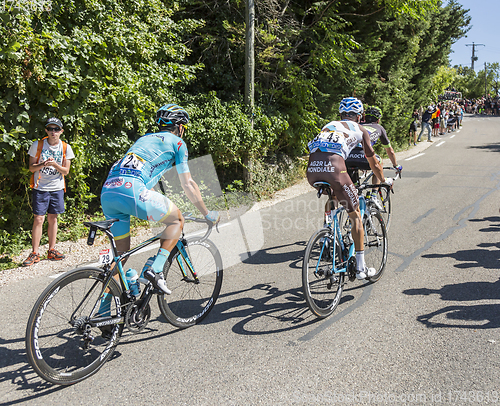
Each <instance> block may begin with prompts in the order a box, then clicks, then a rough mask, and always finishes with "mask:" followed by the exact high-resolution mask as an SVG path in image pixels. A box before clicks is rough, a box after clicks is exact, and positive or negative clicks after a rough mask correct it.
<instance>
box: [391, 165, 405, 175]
mask: <svg viewBox="0 0 500 406" xmlns="http://www.w3.org/2000/svg"><path fill="white" fill-rule="evenodd" d="M393 168H394V169H395V170H396V175H399V176H401V172H402V171H403V167H402V166H401V165H394V166H393Z"/></svg>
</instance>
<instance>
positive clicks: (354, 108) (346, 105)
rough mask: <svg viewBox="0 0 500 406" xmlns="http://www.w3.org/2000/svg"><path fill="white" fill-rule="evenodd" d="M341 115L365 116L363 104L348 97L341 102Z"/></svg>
mask: <svg viewBox="0 0 500 406" xmlns="http://www.w3.org/2000/svg"><path fill="white" fill-rule="evenodd" d="M339 113H341V114H342V113H355V114H363V103H361V100H359V99H356V98H355V97H346V98H345V99H342V101H341V102H340V106H339Z"/></svg>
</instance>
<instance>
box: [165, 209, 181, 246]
mask: <svg viewBox="0 0 500 406" xmlns="http://www.w3.org/2000/svg"><path fill="white" fill-rule="evenodd" d="M162 222H163V223H164V224H165V226H166V227H165V230H164V231H163V235H162V236H161V239H160V247H161V248H163V249H165V250H167V251H169V252H170V251H172V249H173V248H174V247H175V244H177V241H178V240H179V238H180V236H181V233H182V229H183V228H184V217H182V214H181V211H180V210H179V209H178V208H177V206H175V205H173V208H172V211H171V213H170V215H169V216H168V217H167V218H165V219H164V220H163V221H162Z"/></svg>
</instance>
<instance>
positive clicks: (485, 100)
mask: <svg viewBox="0 0 500 406" xmlns="http://www.w3.org/2000/svg"><path fill="white" fill-rule="evenodd" d="M464 106H465V111H466V112H467V113H470V114H485V115H487V116H499V115H500V111H499V110H500V97H499V96H495V97H491V96H490V95H488V96H487V97H484V96H483V97H481V98H479V99H471V100H469V99H466V100H464Z"/></svg>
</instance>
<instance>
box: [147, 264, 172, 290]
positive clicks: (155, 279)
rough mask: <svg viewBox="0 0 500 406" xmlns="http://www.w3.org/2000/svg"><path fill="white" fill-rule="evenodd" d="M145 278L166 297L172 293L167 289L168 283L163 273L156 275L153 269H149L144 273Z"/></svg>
mask: <svg viewBox="0 0 500 406" xmlns="http://www.w3.org/2000/svg"><path fill="white" fill-rule="evenodd" d="M143 276H144V278H146V279H147V280H148V281H150V282H151V283H152V284H153V286H154V287H155V288H156V289H159V290H161V291H162V292H163V293H165V294H166V295H170V294H171V293H172V291H171V290H170V289H169V288H167V282H165V278H164V277H163V272H160V273H155V272H154V271H153V269H152V268H149V269H148V270H147V271H144V275H143Z"/></svg>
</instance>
